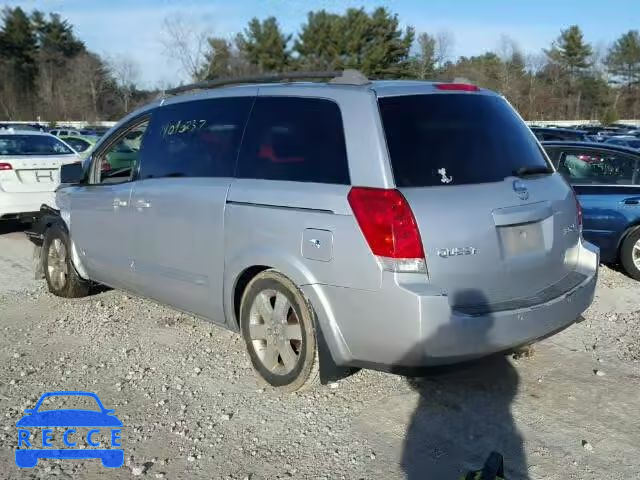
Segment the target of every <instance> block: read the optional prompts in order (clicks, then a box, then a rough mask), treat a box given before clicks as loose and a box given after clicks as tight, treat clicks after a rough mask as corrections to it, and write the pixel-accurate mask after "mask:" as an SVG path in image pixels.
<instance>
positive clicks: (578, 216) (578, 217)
mask: <svg viewBox="0 0 640 480" xmlns="http://www.w3.org/2000/svg"><path fill="white" fill-rule="evenodd" d="M572 192H573V198H574V200H575V201H576V221H577V222H578V229H579V230H580V231H582V205H580V201H579V200H578V196H577V195H576V192H575V191H574V190H573V189H572Z"/></svg>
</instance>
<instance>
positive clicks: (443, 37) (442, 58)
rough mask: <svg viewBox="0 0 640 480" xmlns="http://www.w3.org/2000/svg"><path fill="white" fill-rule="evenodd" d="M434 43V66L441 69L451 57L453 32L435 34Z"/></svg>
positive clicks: (453, 40) (453, 43) (453, 42)
mask: <svg viewBox="0 0 640 480" xmlns="http://www.w3.org/2000/svg"><path fill="white" fill-rule="evenodd" d="M435 38H436V42H435V56H434V57H435V64H436V67H438V68H442V67H443V66H444V64H445V63H447V62H448V61H449V60H451V58H452V57H453V47H454V45H455V43H456V40H455V36H454V35H453V32H450V31H449V30H441V31H439V32H438V33H436V37H435Z"/></svg>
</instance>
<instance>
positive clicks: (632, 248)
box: [620, 228, 640, 280]
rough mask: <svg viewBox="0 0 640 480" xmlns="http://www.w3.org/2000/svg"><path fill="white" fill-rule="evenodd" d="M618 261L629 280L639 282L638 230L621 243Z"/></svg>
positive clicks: (639, 245) (639, 248)
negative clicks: (632, 279)
mask: <svg viewBox="0 0 640 480" xmlns="http://www.w3.org/2000/svg"><path fill="white" fill-rule="evenodd" d="M620 261H621V262H622V266H623V267H624V269H625V271H626V272H627V274H629V276H630V277H631V278H634V279H636V280H640V228H636V229H635V230H634V231H632V232H631V233H630V234H629V235H627V238H625V239H624V241H623V242H622V247H620Z"/></svg>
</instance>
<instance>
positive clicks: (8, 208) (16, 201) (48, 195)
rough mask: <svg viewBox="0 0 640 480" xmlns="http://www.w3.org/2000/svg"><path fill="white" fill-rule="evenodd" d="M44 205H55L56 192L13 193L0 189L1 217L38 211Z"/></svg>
mask: <svg viewBox="0 0 640 480" xmlns="http://www.w3.org/2000/svg"><path fill="white" fill-rule="evenodd" d="M42 205H49V206H51V207H55V206H56V203H55V192H30V193H12V192H3V191H1V190H0V218H2V217H4V216H13V215H17V214H20V213H37V212H39V211H40V207H41V206H42Z"/></svg>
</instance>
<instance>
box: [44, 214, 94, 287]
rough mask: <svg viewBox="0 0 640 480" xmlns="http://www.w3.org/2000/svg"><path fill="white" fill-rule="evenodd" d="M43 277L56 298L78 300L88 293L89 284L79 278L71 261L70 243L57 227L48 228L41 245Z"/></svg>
mask: <svg viewBox="0 0 640 480" xmlns="http://www.w3.org/2000/svg"><path fill="white" fill-rule="evenodd" d="M42 256H43V266H44V277H45V279H46V280H47V286H48V287H49V291H50V292H51V293H53V294H54V295H57V296H58V297H65V298H79V297H84V296H86V295H87V294H88V293H89V282H87V281H86V280H84V279H82V278H80V276H79V275H78V272H77V271H76V269H75V267H74V266H73V263H72V261H71V242H70V240H69V235H68V234H67V232H66V231H65V230H64V229H62V228H61V227H60V226H58V225H53V226H52V227H51V228H49V229H48V230H47V231H46V233H45V237H44V242H43V244H42Z"/></svg>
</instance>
